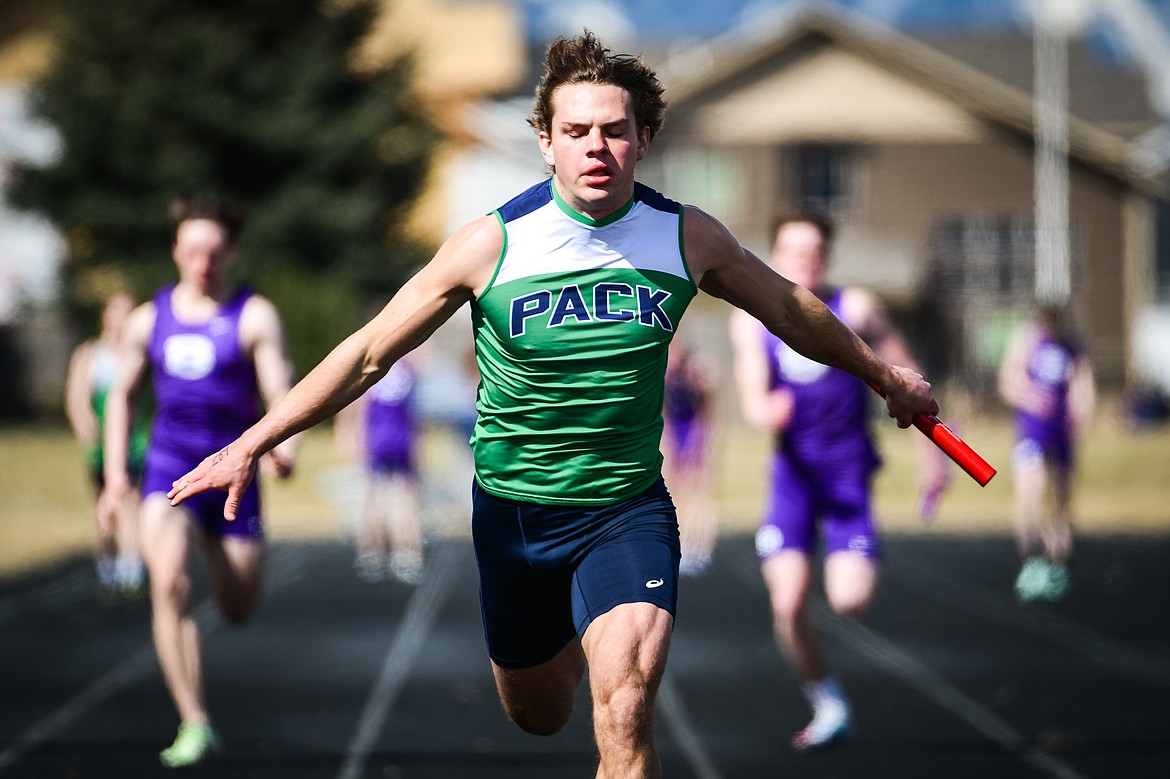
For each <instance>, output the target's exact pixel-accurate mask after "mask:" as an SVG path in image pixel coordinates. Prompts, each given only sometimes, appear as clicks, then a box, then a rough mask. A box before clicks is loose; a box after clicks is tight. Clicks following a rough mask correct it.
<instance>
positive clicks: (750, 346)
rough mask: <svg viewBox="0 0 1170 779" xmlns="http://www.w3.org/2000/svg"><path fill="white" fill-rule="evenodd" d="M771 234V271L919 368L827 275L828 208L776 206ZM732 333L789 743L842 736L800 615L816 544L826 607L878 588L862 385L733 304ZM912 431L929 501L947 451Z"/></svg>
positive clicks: (856, 291) (843, 717) (840, 719)
mask: <svg viewBox="0 0 1170 779" xmlns="http://www.w3.org/2000/svg"><path fill="white" fill-rule="evenodd" d="M773 235H774V236H775V239H774V243H773V246H772V253H771V257H770V260H769V262H770V264H771V266H772V268H773V270H775V271H776V272H777V273H779V274H780V275H781V276H784V277H785V278H787V279H789V280H790V281H793V282H795V283H797V284H799V285H801V286H803V287H805V288H807V289H808V290H810V291H812V292H813V293H814V294H815V295H816V296H817V297H818V298H820V300H822V301H823V302H824V303H825V305H826V306H828V307H829V309H830V310H831V311H832V312H833V313H834V314H835V315H836V316H837V317H838V318H839V319H840V320H841V321H842V322H844V323H845V324H846V325H847V326H849V327H850V328H852V329H853V330H854V331H855V332H856V333H857V334H858V335H859V336H861V337H862V339H864V340H865V342H866V343H867V344H868V345H869V346H870V348H872V349H873V350H874V352H876V353H877V354H878V355H879V356H880V357H882V358H883V359H885V360H888V361H889V362H891V363H893V364H895V365H903V366H908V367H910V368H911V370H917V361H916V360H914V359H913V357H912V356H911V355H910V352H909V350H908V349H907V348H906V343H905V341H904V340H903V338H902V335H901V334H900V333H899V332H898V331H897V330H896V329H895V328H894V326H893V324H892V323H891V322H890V320H889V317H887V315H886V312H885V309H884V308H883V307H882V305H881V302H880V301H879V300H878V298H877V297H876V296H875V295H874V294H873V293H871V292H870V291H869V290H866V289H863V288H861V287H856V286H846V287H834V286H831V285H828V284H827V283H826V282H825V271H826V266H827V262H828V255H829V245H830V243H831V241H832V237H833V226H832V224H831V223H830V222H829V221H828V219H827V218H826V217H824V216H822V215H820V214H815V213H793V214H788V215H783V216H781V217H780V218H779V219H778V220H777V222H776V227H775V230H774V232H773ZM731 339H732V347H733V350H734V357H735V378H736V382H737V385H738V388H739V398H740V406H741V410H742V412H743V414H744V417H745V418H746V419H747V421H748V422H749V423H750V424H752V425H754V426H756V427H758V428H760V429H763V430H766V431H769V432H772V433H775V435H776V450H775V453H774V455H773V456H772V461H771V477H770V484H771V487H770V492H769V495H768V506H767V510H766V513H765V515H764V517H763V519H762V521H761V523H760V528H759V531H758V532H757V533H756V551H757V552H758V553H759V556H760V561H761V564H762V568H763V574H764V582H765V583H766V584H767V587H768V593H769V597H770V599H771V604H772V620H773V627H774V631H775V634H776V639H777V643H778V644H779V646H780V649H781V651H782V652H783V654H784V655H785V657H786V658H787V659H788V662H789V664H790V665H791V666H792V669H793V671H794V672H795V673H796V677H797V679H798V680H799V681H800V683H801V685H802V686H803V688H804V691H805V695H806V696H807V698H808V701H809V706H810V707H811V709H812V714H813V718H812V721H811V722H810V723H809V724H808V726H807V727H805V728H804V729H803V730H801V731H799V732H798V733H797V734H796V736H795V737H794V738H793V740H792V745H793V747H794V748H796V749H797V750H809V749H817V748H821V747H826V746H829V745H831V744H834V743H836V742H838V741H840V740H841V739H843V738H844V737H845V736H846V735H847V734H848V732H849V726H850V716H851V715H850V706H849V702H848V700H847V699H846V697H845V695H844V693H843V692H842V691H841V686H840V684H839V683H838V681H837V679H836V678H834V677H833V676H832V675H831V674H830V672H829V666H828V662H827V660H826V658H825V654H824V652H823V650H822V649H821V644H820V639H819V637H818V636H817V633H816V629H815V627H814V626H813V623H812V619H811V617H810V615H809V604H808V599H809V596H810V594H811V589H812V584H813V558H814V557H815V556H816V554H817V552H818V549H819V547H821V546H822V545H823V552H824V557H825V562H824V587H825V594H826V595H827V597H828V600H829V604H830V605H831V606H832V607H833V609H834V610H835V611H837V612H838V613H840V614H845V615H847V616H850V617H854V618H857V617H861V616H862V615H864V614H865V613H866V611H867V610H868V609H869V605H870V602H871V601H872V599H873V595H874V590H875V588H876V586H877V578H878V561H879V559H880V548H879V544H878V534H877V528H876V526H875V523H874V517H873V511H872V501H871V497H872V495H871V490H872V481H873V474H874V472H875V471H876V470H877V468H878V466H879V464H880V460H879V458H878V455H877V451H876V449H875V447H874V443H873V440H872V438H871V436H870V431H869V421H868V418H869V413H868V404H869V401H870V397H871V395H872V392H871V390H870V389H869V388H868V387H867V386H866V385H865V382H864V381H862V380H861V379H859V378H857V377H855V376H851V375H849V374H848V373H845V372H844V371H840V370H837V369H835V368H830V367H829V366H827V365H822V364H821V363H819V362H815V361H813V360H810V359H809V358H808V357H805V356H804V355H802V354H800V353H798V352H797V351H795V350H794V349H793V348H792V347H790V346H789V345H788V344H786V343H785V342H784V341H782V340H780V338H778V337H776V336H775V335H773V334H772V333H771V332H769V331H768V330H767V329H766V328H765V327H764V326H763V325H762V324H760V323H759V322H758V321H756V320H755V319H753V318H752V317H751V316H749V315H748V314H747V313H745V312H743V311H738V310H737V311H732V314H731ZM914 438H915V446H916V447H917V448H918V456H919V483H920V485H921V487H922V491H923V495H924V496H926V498H927V500H933V499H936V498H937V495H938V494H939V493H941V492H942V490H943V489H945V488H946V486H947V484H948V483H949V470H948V463H947V460H946V456H945V455H944V454H943V453H942V452H941V451H939V450H938V449H937V448H936V447H934V446H933V445H932V444H931V442H930V441H929V440H928V439H926V438H925V437H924V436H915V437H914ZM930 496H934V498H931V497H930ZM924 502H926V501H924Z"/></svg>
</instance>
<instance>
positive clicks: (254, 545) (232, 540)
mask: <svg viewBox="0 0 1170 779" xmlns="http://www.w3.org/2000/svg"><path fill="white" fill-rule="evenodd" d="M203 549H204V552H205V553H206V555H207V565H208V569H209V571H210V573H211V590H212V593H213V594H214V596H215V602H216V605H217V606H218V607H219V611H220V613H221V614H223V616H224V618H225V619H227V620H228V621H229V622H232V623H235V624H241V623H243V622H246V621H247V620H248V619H249V618H250V617H251V616H252V614H253V613H254V612H255V610H256V605H257V603H259V601H260V591H261V589H262V584H263V578H264V545H263V543H262V542H261V541H260V540H259V539H253V538H236V537H233V536H224V537H223V538H208V537H206V536H204V537H203Z"/></svg>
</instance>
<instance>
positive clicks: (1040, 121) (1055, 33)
mask: <svg viewBox="0 0 1170 779" xmlns="http://www.w3.org/2000/svg"><path fill="white" fill-rule="evenodd" d="M1078 5H1079V3H1076V2H1070V0H1037V2H1036V6H1035V8H1036V14H1035V17H1034V19H1035V21H1034V28H1033V29H1034V32H1033V62H1034V67H1035V88H1034V98H1033V111H1034V113H1033V117H1034V126H1035V144H1036V146H1035V162H1034V165H1035V190H1034V200H1035V213H1036V283H1035V292H1036V298H1037V300H1039V301H1042V302H1044V303H1053V304H1057V305H1062V304H1064V303H1067V302H1068V299H1069V296H1070V294H1071V291H1072V280H1071V278H1070V274H1071V263H1070V249H1069V204H1068V200H1069V180H1068V36H1069V33H1070V32H1071V31H1072V30H1073V29H1074V27H1075V26H1076V23H1077V17H1078V16H1080V14H1078V13H1076V11H1075V10H1073V9H1074V8H1075V6H1078Z"/></svg>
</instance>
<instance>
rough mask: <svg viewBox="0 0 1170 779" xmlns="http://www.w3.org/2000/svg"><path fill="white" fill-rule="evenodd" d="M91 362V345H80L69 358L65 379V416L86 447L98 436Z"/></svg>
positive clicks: (88, 343) (87, 343)
mask: <svg viewBox="0 0 1170 779" xmlns="http://www.w3.org/2000/svg"><path fill="white" fill-rule="evenodd" d="M92 362H93V344H92V343H90V342H86V343H83V344H81V345H80V346H78V347H77V348H76V349H74V350H73V356H72V357H70V358H69V373H68V375H67V376H66V378H65V416H67V417H68V418H69V425H70V427H72V428H73V434H74V435H75V436H77V440H78V441H80V442H81V443H83V444H85V445H86V446H88V445H90V444H92V443H94V441H95V440H96V439H97V435H98V427H97V417H96V416H94V413H93V406H92V402H93V401H92V399H91V397H90V396H91V393H92V392H93V376H92V375H91V365H92Z"/></svg>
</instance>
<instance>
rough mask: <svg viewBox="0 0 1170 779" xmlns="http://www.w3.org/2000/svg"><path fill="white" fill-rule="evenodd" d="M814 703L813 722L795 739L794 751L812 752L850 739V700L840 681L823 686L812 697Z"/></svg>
mask: <svg viewBox="0 0 1170 779" xmlns="http://www.w3.org/2000/svg"><path fill="white" fill-rule="evenodd" d="M810 697H811V698H812V701H813V718H812V722H810V723H808V725H806V726H805V728H804V730H801V731H799V732H798V733H797V734H796V735H795V736H793V737H792V748H793V749H795V750H797V751H798V752H811V751H815V750H818V749H827V748H828V747H831V746H835V745H837V744H840V743H841V742H842V741H844V740H845V739H846V738H848V737H849V731H850V728H851V724H852V722H851V720H852V718H851V716H850V710H849V701H847V700H846V699H845V696H844V695H842V694H841V693H840V690H839V689H838V687H837V685H836V682H830V683H829V684H828V685H824V686H822V691H821V692H818V693H817V694H815V695H813V696H810Z"/></svg>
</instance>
